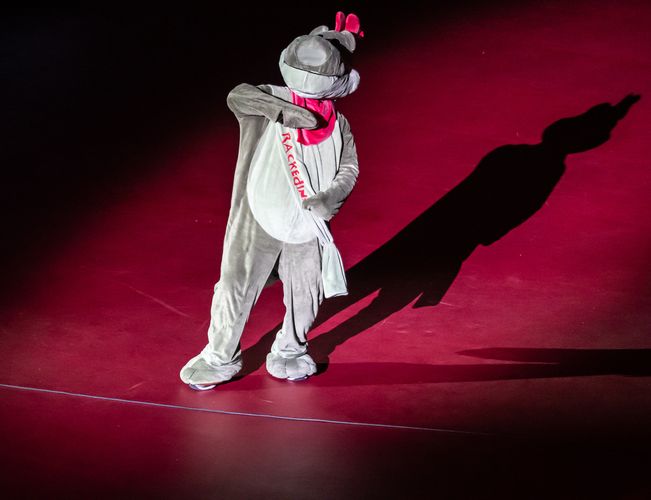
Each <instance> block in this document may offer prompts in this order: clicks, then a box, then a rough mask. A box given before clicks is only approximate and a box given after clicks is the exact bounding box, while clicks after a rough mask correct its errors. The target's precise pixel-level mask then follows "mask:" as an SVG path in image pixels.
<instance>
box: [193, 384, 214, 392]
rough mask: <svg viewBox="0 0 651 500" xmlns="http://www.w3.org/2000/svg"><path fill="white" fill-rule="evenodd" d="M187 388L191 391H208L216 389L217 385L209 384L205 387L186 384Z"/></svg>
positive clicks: (203, 385)
mask: <svg viewBox="0 0 651 500" xmlns="http://www.w3.org/2000/svg"><path fill="white" fill-rule="evenodd" d="M188 387H190V389H192V390H193V391H209V390H210V389H214V388H215V387H217V384H210V385H205V384H188Z"/></svg>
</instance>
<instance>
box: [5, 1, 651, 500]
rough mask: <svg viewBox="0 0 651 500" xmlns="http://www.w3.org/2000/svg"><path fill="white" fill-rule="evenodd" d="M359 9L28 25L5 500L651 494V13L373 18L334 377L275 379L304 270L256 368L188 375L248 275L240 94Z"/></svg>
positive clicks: (335, 319) (9, 38)
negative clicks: (226, 376) (282, 329)
mask: <svg viewBox="0 0 651 500" xmlns="http://www.w3.org/2000/svg"><path fill="white" fill-rule="evenodd" d="M336 10H337V8H336V7H329V6H324V7H323V8H311V9H309V10H308V11H306V13H305V15H304V16H303V17H301V15H299V14H298V13H295V14H294V16H295V19H294V20H292V22H291V23H289V24H288V23H286V22H285V23H283V19H284V17H283V16H284V15H286V13H285V14H283V13H282V12H279V11H277V10H274V9H271V8H270V7H268V8H267V10H261V11H259V12H256V13H255V15H252V17H251V18H250V19H248V18H247V14H246V12H245V10H243V9H242V10H241V11H235V10H234V11H233V12H230V11H229V12H227V13H220V12H218V11H217V10H215V12H211V13H207V12H183V13H180V14H178V15H176V13H175V12H174V11H172V10H168V11H164V12H162V13H145V12H137V13H116V12H110V13H109V12H104V13H103V14H90V13H79V12H61V13H54V12H52V11H45V12H41V13H36V12H30V13H28V14H16V15H13V16H10V18H6V19H5V20H3V21H2V23H3V26H4V27H5V28H6V29H3V30H2V32H3V33H4V34H3V35H2V37H3V40H4V41H3V44H6V46H7V47H8V48H9V49H11V50H9V53H10V54H12V56H11V57H10V59H9V64H10V65H11V66H10V68H9V69H8V71H6V72H4V73H5V74H8V75H9V81H8V83H9V87H10V89H9V90H8V91H7V93H5V96H3V97H2V99H4V100H6V104H5V106H3V107H4V108H5V109H8V110H9V111H8V113H9V117H10V118H11V119H12V120H11V121H10V125H7V124H4V125H2V127H3V135H4V136H5V138H7V137H9V138H11V140H10V141H9V142H8V145H7V147H6V148H4V147H3V148H4V150H3V152H2V154H3V155H6V156H5V157H4V158H5V159H4V160H2V164H3V167H2V168H3V177H4V178H5V182H4V183H3V184H4V185H3V186H2V187H0V192H1V194H2V199H3V201H2V204H3V205H2V208H3V210H2V212H3V214H2V221H3V224H4V226H3V227H5V228H6V229H5V230H4V235H3V240H4V241H2V257H3V262H2V264H1V267H0V270H1V272H2V274H3V276H4V278H3V282H4V286H3V287H2V288H3V290H2V292H1V293H0V295H1V296H2V302H1V304H0V359H2V369H1V370H0V423H1V426H0V429H1V431H0V432H1V433H2V434H1V438H2V443H3V453H2V455H3V458H2V465H1V467H0V471H1V472H0V475H1V476H0V477H1V480H0V485H1V486H0V491H2V496H3V498H77V497H79V498H226V499H230V498H246V499H250V498H265V499H275V498H278V499H340V498H441V499H448V498H472V499H477V498H518V499H525V498H545V499H550V498H571V499H577V498H590V499H592V498H609V499H644V498H651V481H650V480H649V468H650V466H651V451H650V450H651V439H650V438H651V433H650V432H649V431H650V430H651V425H650V423H651V383H650V379H649V377H650V376H651V329H650V325H651V307H650V306H651V294H650V291H651V288H650V286H649V282H650V278H651V272H650V271H651V264H650V263H651V259H650V257H651V237H650V236H649V235H650V234H651V217H650V214H651V196H649V193H650V192H651V169H650V165H649V158H651V150H650V144H651V142H650V137H651V136H650V135H649V129H650V128H651V111H650V109H651V108H650V107H649V99H650V98H651V37H650V36H649V26H651V4H650V3H648V2H643V1H629V0H625V1H621V2H614V1H606V0H593V1H589V2H588V1H579V2H560V1H559V2H557V1H548V2H526V1H525V2H501V3H500V2H493V3H492V4H491V5H488V4H486V3H476V2H475V3H472V4H470V3H468V4H467V5H465V6H460V7H457V8H455V9H451V8H445V7H429V8H422V7H418V8H417V7H413V8H408V7H404V8H403V9H402V10H400V11H398V12H395V13H394V12H391V11H390V10H389V9H388V8H384V9H380V10H379V11H374V10H373V9H372V8H371V7H370V6H368V5H367V6H366V7H358V8H356V11H357V12H358V13H359V15H360V18H361V20H362V26H363V28H364V29H365V31H366V38H365V40H364V42H363V43H362V44H361V46H360V47H359V50H358V54H357V57H358V59H357V62H356V67H357V69H358V70H359V72H360V74H361V76H362V83H361V86H360V89H359V91H358V92H357V93H355V94H354V95H352V96H351V97H348V98H346V99H344V100H342V101H341V102H340V103H338V106H339V108H340V109H341V110H342V111H343V112H344V113H345V114H346V116H347V118H348V120H349V121H350V123H351V126H352V129H353V132H354V134H355V138H356V142H357V148H358V153H359V158H360V178H359V182H358V184H357V187H356V189H355V191H354V193H353V195H352V196H351V197H350V199H349V200H348V202H347V203H346V205H345V206H344V207H343V209H342V211H341V213H340V214H339V215H338V216H337V217H336V218H335V220H334V221H333V224H332V229H333V234H334V237H335V239H336V240H337V243H338V247H339V249H340V251H341V253H342V256H343V259H344V262H345V265H346V267H347V269H348V279H349V288H350V291H351V293H350V295H349V296H348V297H342V298H337V299H332V300H330V301H328V303H327V304H326V305H324V307H323V308H322V310H321V311H320V316H319V318H318V325H317V326H316V327H315V329H314V330H313V332H312V333H311V336H310V352H311V353H312V355H313V357H314V358H315V360H316V361H317V363H318V364H319V370H320V371H319V373H318V374H317V376H314V377H311V378H310V379H309V380H307V381H305V382H301V383H291V382H284V381H280V380H276V379H273V378H271V377H270V376H269V375H268V374H267V372H266V370H265V368H264V358H265V355H266V353H267V352H268V349H269V347H270V345H271V342H272V340H273V335H274V334H275V332H276V330H277V328H278V325H279V322H280V321H281V319H282V315H283V310H284V307H283V305H282V293H281V288H280V285H279V284H278V283H276V284H274V285H273V286H271V287H269V288H268V289H266V290H265V291H264V292H263V294H262V296H261V298H260V300H259V302H258V304H257V305H256V307H255V308H254V310H253V313H252V316H251V318H250V321H249V323H248V324H247V328H246V330H245V333H244V337H243V348H244V364H245V368H244V372H243V376H242V377H240V378H238V379H237V380H235V381H232V382H230V383H228V384H225V385H223V386H220V387H218V388H216V389H215V390H212V391H207V392H203V393H198V392H194V391H192V390H190V389H189V388H188V387H187V386H185V385H183V384H182V382H181V381H180V380H179V377H178V372H179V369H180V368H181V366H183V364H184V363H185V362H186V361H187V359H188V358H189V357H191V356H194V355H195V354H196V353H197V352H198V351H199V350H200V349H201V348H202V347H203V345H204V344H205V341H206V329H207V325H208V320H209V308H210V299H211V295H212V287H213V284H214V283H215V282H216V281H217V280H218V278H219V260H220V255H221V245H222V239H223V235H224V230H225V227H226V219H227V216H228V210H229V206H230V196H231V188H232V178H233V168H234V165H235V160H236V157H237V146H238V129H237V122H236V120H235V119H234V118H233V116H232V115H231V114H230V112H229V111H228V109H227V108H226V104H225V97H226V94H227V92H228V90H229V89H230V88H232V87H233V86H235V85H236V84H237V83H240V82H241V81H248V82H250V83H266V82H269V83H275V84H280V83H281V80H280V74H279V72H278V71H277V69H276V62H277V57H278V54H279V53H280V51H281V50H282V49H283V48H284V47H285V46H286V45H287V43H289V41H291V40H292V39H293V37H295V36H297V35H300V34H303V33H304V32H306V31H308V30H309V29H311V28H312V27H314V26H316V25H318V24H323V23H330V24H332V19H333V18H334V13H335V12H336ZM348 10H352V9H348ZM220 15H221V17H220ZM247 19H248V20H247ZM365 20H366V21H365ZM274 24H276V25H281V26H283V29H282V30H278V29H269V30H268V31H269V33H268V34H265V33H267V31H265V29H263V28H264V27H266V26H273V25H274ZM244 25H246V28H247V29H246V30H244V31H246V33H249V34H248V36H249V39H248V40H246V41H245V42H242V44H241V46H237V45H236V47H235V48H237V50H226V47H227V46H228V44H229V43H230V44H233V43H236V42H237V40H236V37H237V36H244V35H242V32H243V29H240V27H239V26H244ZM250 33H256V35H255V36H252V35H250ZM261 45H262V47H261ZM14 49H18V50H14ZM222 51H223V52H226V53H225V54H223V56H222V55H221V54H220V52H222ZM629 94H639V95H641V99H640V100H639V102H634V101H635V99H631V100H630V102H627V101H625V102H624V104H622V105H621V106H619V107H613V106H609V105H602V104H603V103H610V104H612V105H615V104H617V103H618V102H620V101H622V99H624V98H625V97H626V96H627V95H629ZM597 105H602V106H599V107H597V108H595V106H597ZM593 108H594V109H593ZM591 109H592V111H590V112H589V113H587V114H584V113H586V112H588V110H591ZM579 115H581V116H580V117H579V118H577V119H575V120H567V121H564V122H562V123H561V124H560V125H558V126H557V134H559V135H560V136H561V137H562V140H563V141H566V142H567V143H568V144H570V146H568V147H571V148H574V149H576V150H579V149H580V150H581V152H576V153H573V154H569V155H568V156H567V157H566V158H564V159H563V158H562V157H561V156H558V155H556V156H554V155H550V154H548V153H549V151H548V148H546V146H541V145H540V141H541V136H542V132H543V131H544V130H545V129H546V128H547V127H548V126H549V125H551V124H552V123H555V122H557V121H558V120H561V119H564V118H570V117H578V116H579ZM5 170H6V172H5Z"/></svg>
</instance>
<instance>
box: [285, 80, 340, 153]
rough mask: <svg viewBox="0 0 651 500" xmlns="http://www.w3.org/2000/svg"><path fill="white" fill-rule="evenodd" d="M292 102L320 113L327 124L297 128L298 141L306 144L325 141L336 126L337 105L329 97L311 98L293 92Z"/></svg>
mask: <svg viewBox="0 0 651 500" xmlns="http://www.w3.org/2000/svg"><path fill="white" fill-rule="evenodd" d="M292 103H293V104H296V105H297V106H300V107H302V108H305V109H309V110H310V111H312V112H313V113H315V114H317V115H319V116H320V117H321V118H322V119H323V121H324V122H326V125H325V126H323V127H321V128H317V129H315V130H307V129H304V128H299V129H296V132H297V139H296V140H297V142H298V143H300V144H303V145H305V146H312V145H314V144H319V143H320V142H323V141H325V140H326V139H327V138H328V137H330V135H331V134H332V131H333V130H334V128H335V121H336V119H337V114H336V113H335V106H334V104H333V102H332V101H331V100H329V99H323V100H321V99H309V98H305V97H300V96H298V95H296V94H295V93H294V92H292Z"/></svg>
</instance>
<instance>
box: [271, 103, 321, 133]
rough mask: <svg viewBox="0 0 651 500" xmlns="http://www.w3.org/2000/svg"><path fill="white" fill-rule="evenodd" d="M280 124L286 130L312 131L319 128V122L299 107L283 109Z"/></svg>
mask: <svg viewBox="0 0 651 500" xmlns="http://www.w3.org/2000/svg"><path fill="white" fill-rule="evenodd" d="M280 122H281V123H282V124H283V125H285V127H288V128H304V129H307V130H313V129H315V128H318V127H319V121H318V119H317V117H316V115H315V114H314V113H312V112H311V111H308V110H307V109H304V108H301V107H299V106H292V107H291V108H289V109H284V110H283V112H282V115H281V116H280Z"/></svg>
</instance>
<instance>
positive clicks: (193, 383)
mask: <svg viewBox="0 0 651 500" xmlns="http://www.w3.org/2000/svg"><path fill="white" fill-rule="evenodd" d="M241 369H242V358H238V359H236V360H235V361H232V362H231V363H228V364H225V365H219V366H214V365H212V364H210V363H208V362H207V361H206V360H205V358H204V357H203V354H199V355H198V356H195V357H194V358H192V359H191V360H190V361H188V362H187V364H186V365H185V366H184V367H183V368H182V369H181V373H180V376H181V380H182V381H183V382H184V383H186V384H188V385H189V386H190V388H191V389H194V390H195V391H208V390H210V389H213V388H214V387H215V386H216V385H217V384H221V383H223V382H228V381H229V380H230V379H232V378H233V377H234V376H235V375H237V374H238V373H239V372H240V370H241Z"/></svg>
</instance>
